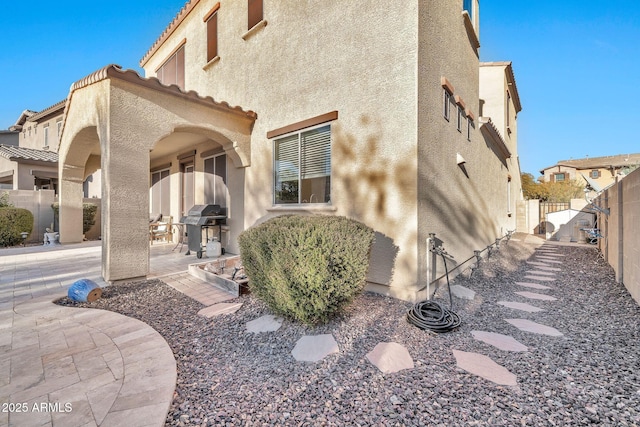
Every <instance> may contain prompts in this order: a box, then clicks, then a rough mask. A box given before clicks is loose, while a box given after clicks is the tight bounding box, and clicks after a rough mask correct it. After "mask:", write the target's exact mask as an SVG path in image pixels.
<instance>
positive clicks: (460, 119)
mask: <svg viewBox="0 0 640 427" xmlns="http://www.w3.org/2000/svg"><path fill="white" fill-rule="evenodd" d="M462 122H464V110H463V109H462V107H460V106H459V105H458V132H460V133H462Z"/></svg>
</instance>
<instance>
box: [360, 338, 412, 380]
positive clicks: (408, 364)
mask: <svg viewBox="0 0 640 427" xmlns="http://www.w3.org/2000/svg"><path fill="white" fill-rule="evenodd" d="M367 359H368V360H369V362H371V363H373V364H374V365H375V366H376V368H378V369H379V370H380V371H381V372H383V373H385V374H388V373H393V372H398V371H402V370H403V369H413V368H414V366H415V365H414V363H413V358H411V355H410V354H409V351H408V350H407V349H406V348H405V347H404V346H403V345H402V344H398V343H396V342H381V343H378V344H377V345H376V346H375V347H374V349H373V350H371V351H370V352H369V353H367Z"/></svg>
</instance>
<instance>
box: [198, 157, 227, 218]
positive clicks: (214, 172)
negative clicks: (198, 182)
mask: <svg viewBox="0 0 640 427" xmlns="http://www.w3.org/2000/svg"><path fill="white" fill-rule="evenodd" d="M222 156H224V158H225V159H224V161H225V167H224V176H222V175H218V174H217V173H216V161H215V159H216V158H217V157H222ZM210 159H213V174H214V175H215V176H219V177H222V179H223V180H224V185H225V187H227V186H228V185H229V180H228V178H229V174H228V173H227V169H228V166H229V165H228V164H227V160H228V157H227V154H226V153H224V152H222V153H217V154H213V155H211V156H207V157H205V158H204V159H202V163H203V175H204V177H205V178H206V176H207V172H206V170H204V163H205V162H206V161H207V160H210ZM213 198H214V203H215V201H219V200H220V199H219V198H218V195H217V194H216V193H215V188H214V193H213ZM217 204H219V205H220V206H221V207H223V208H226V207H228V204H229V200H227V195H226V194H225V195H224V204H220V203H217Z"/></svg>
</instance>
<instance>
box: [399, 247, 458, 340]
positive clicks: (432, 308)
mask: <svg viewBox="0 0 640 427" xmlns="http://www.w3.org/2000/svg"><path fill="white" fill-rule="evenodd" d="M440 255H441V256H442V261H443V262H444V271H445V274H446V276H447V288H449V309H447V308H445V307H443V306H442V305H441V304H440V303H438V302H436V301H422V302H419V303H417V304H416V305H414V306H413V308H412V309H411V310H409V312H408V313H407V321H408V322H409V323H411V324H412V325H415V326H417V327H418V328H420V329H423V330H430V331H432V332H437V333H443V332H450V331H452V330H454V329H455V328H457V327H458V326H460V323H461V321H460V316H458V315H457V314H456V313H455V312H454V311H453V296H452V295H451V286H450V284H449V270H448V269H447V259H446V258H445V256H444V253H443V252H441V251H440Z"/></svg>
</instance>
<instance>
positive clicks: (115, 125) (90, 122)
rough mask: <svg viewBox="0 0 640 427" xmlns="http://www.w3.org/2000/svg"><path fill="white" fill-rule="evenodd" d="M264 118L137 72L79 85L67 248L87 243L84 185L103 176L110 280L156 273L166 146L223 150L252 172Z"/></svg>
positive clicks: (70, 127) (70, 120) (109, 73)
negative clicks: (188, 142)
mask: <svg viewBox="0 0 640 427" xmlns="http://www.w3.org/2000/svg"><path fill="white" fill-rule="evenodd" d="M255 119H256V114H255V113H253V112H251V111H249V112H247V111H244V110H242V109H241V108H239V107H230V106H229V105H228V104H226V103H219V102H216V101H214V100H213V99H212V98H210V97H205V98H203V97H200V96H198V95H197V94H196V93H195V92H188V93H186V92H183V91H182V90H180V89H179V88H178V87H177V86H164V85H162V84H161V83H160V82H159V81H158V80H157V79H155V78H151V79H144V78H141V77H140V76H139V75H138V74H137V73H136V72H134V71H132V70H126V71H123V70H121V69H120V67H118V66H116V65H109V66H107V67H105V68H102V69H101V70H98V71H96V72H95V73H93V74H91V75H90V76H87V77H86V78H84V79H82V80H80V81H78V82H76V83H75V84H74V85H73V86H72V87H71V91H70V93H69V97H68V98H67V105H66V108H65V119H64V125H63V132H62V136H61V141H60V149H59V172H60V174H59V175H60V181H61V185H60V241H61V242H62V243H72V242H79V241H81V239H82V182H83V180H84V179H85V178H86V176H87V173H91V171H93V170H95V169H96V168H97V167H98V159H99V166H100V168H101V169H102V274H103V277H104V279H105V280H106V281H110V282H113V281H117V280H124V279H131V278H136V277H143V276H146V275H147V274H148V270H149V244H148V232H149V223H148V219H149V167H150V161H151V156H152V155H153V150H154V148H155V147H157V144H158V142H159V141H161V140H163V139H164V138H166V137H167V136H169V135H171V134H174V133H176V132H189V133H192V134H197V135H202V136H203V137H206V138H208V139H210V140H212V141H214V142H216V143H218V144H220V145H221V146H222V147H223V149H224V151H225V153H227V154H228V155H229V158H230V159H231V160H232V161H233V163H234V165H235V166H236V167H240V168H242V167H245V166H248V165H249V161H250V158H251V151H250V149H251V144H250V143H251V132H252V129H253V124H254V122H255Z"/></svg>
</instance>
